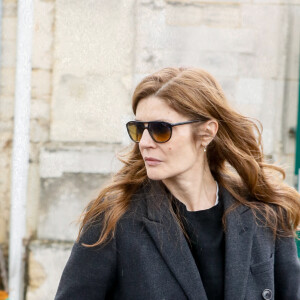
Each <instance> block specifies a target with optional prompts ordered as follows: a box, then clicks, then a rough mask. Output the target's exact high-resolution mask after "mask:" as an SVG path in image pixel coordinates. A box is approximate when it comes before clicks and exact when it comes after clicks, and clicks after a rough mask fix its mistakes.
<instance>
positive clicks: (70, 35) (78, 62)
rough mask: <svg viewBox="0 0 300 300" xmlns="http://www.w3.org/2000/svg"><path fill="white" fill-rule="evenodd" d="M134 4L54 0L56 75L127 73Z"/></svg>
mask: <svg viewBox="0 0 300 300" xmlns="http://www.w3.org/2000/svg"><path fill="white" fill-rule="evenodd" d="M134 6H135V1H133V0H121V1H117V0H113V1H97V0H88V1H84V2H82V1H80V0H75V1H74V0H68V1H61V0H60V1H56V4H55V7H56V13H55V26H56V31H55V40H56V43H55V53H56V54H55V77H56V78H58V80H60V78H61V76H62V75H63V74H72V75H74V76H83V75H84V74H87V73H89V74H102V75H103V76H111V75H112V74H113V73H115V74H120V75H124V73H125V74H127V73H128V72H129V71H130V70H131V61H132V57H131V56H132V51H133V45H134V41H133V39H134V35H133V33H134V26H135V25H134V18H133V15H134ZM112 37H113V38H112Z"/></svg>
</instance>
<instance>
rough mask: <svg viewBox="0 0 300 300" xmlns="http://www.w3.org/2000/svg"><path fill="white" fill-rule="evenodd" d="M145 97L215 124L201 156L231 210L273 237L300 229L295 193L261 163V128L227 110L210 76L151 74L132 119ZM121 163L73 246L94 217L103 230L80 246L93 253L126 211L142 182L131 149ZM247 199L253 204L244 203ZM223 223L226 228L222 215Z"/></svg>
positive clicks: (276, 170) (177, 71)
mask: <svg viewBox="0 0 300 300" xmlns="http://www.w3.org/2000/svg"><path fill="white" fill-rule="evenodd" d="M149 96H156V97H159V98H161V99H164V100H165V101H167V103H168V104H169V105H170V106H171V107H172V108H173V109H175V110H176V111H177V112H179V113H181V114H183V115H185V116H187V117H190V118H191V119H199V118H201V119H207V120H209V119H212V118H214V119H215V120H217V122H218V124H219V129H218V132H217V134H216V136H215V138H214V139H213V140H212V141H211V143H210V144H209V145H208V147H207V151H206V156H207V160H208V165H209V167H210V171H211V173H212V175H213V176H214V178H215V180H216V181H217V182H218V183H219V184H220V185H222V186H224V187H225V188H226V189H227V190H228V191H229V192H230V193H231V194H232V195H233V196H234V197H235V198H236V199H237V204H236V206H237V205H239V204H244V205H246V206H248V207H250V208H252V209H253V212H254V214H255V215H256V216H257V218H259V217H258V216H261V217H262V219H263V220H264V222H265V225H266V226H268V227H270V228H271V229H272V231H273V233H274V236H276V235H283V236H292V235H293V233H295V231H296V229H297V227H298V225H299V223H300V201H299V199H300V195H299V193H298V192H297V191H296V190H295V189H294V188H292V187H290V186H288V185H287V184H285V183H284V182H283V180H284V178H285V171H284V170H283V169H282V168H281V167H279V166H277V165H275V164H271V163H267V162H266V160H265V158H264V155H263V146H262V141H261V133H262V126H261V123H260V122H259V121H258V120H255V119H251V118H249V117H245V116H243V115H241V114H240V113H238V112H236V111H235V110H234V109H232V108H231V107H230V105H229V104H228V102H227V100H226V97H225V94H224V92H223V90H222V88H221V86H220V85H219V84H218V82H217V81H216V80H215V78H214V77H213V76H212V75H210V74H209V73H208V72H206V71H204V70H202V69H198V68H183V67H179V68H164V69H162V70H160V71H158V72H155V73H153V74H151V75H149V76H147V77H145V78H144V79H143V80H142V81H141V82H140V83H139V84H138V85H137V87H136V89H135V91H134V93H133V97H132V108H133V112H134V113H136V109H137V105H138V103H139V101H140V100H141V99H143V98H146V97H149ZM255 121H256V122H255ZM256 123H257V124H256ZM121 161H122V162H123V164H124V165H123V167H122V168H121V169H120V170H119V172H117V173H116V174H115V175H114V176H113V178H112V180H111V182H110V183H109V184H108V185H107V186H106V187H104V188H103V189H102V190H101V191H100V194H99V195H98V197H97V198H96V199H94V200H92V201H91V202H90V203H89V204H88V205H87V207H86V208H85V210H84V212H83V213H82V215H81V217H80V219H81V226H80V229H79V234H78V237H77V242H78V241H79V238H80V233H81V231H82V230H83V228H84V227H85V226H86V225H88V224H91V223H93V222H96V220H97V219H98V217H101V222H102V224H103V226H102V231H101V232H100V233H99V239H98V241H97V242H96V243H94V244H93V245H87V244H83V245H84V246H87V247H93V246H96V245H99V244H102V243H104V242H106V241H108V240H109V239H110V238H112V237H113V236H114V234H115V229H116V225H117V222H118V221H119V220H120V218H121V217H122V215H124V213H125V212H126V211H127V209H128V206H129V204H130V199H131V197H132V195H133V194H134V193H135V192H136V191H137V189H138V188H139V187H140V186H141V185H142V184H143V183H144V182H145V181H146V180H147V174H146V168H145V165H144V161H143V158H142V156H141V154H140V151H139V148H138V145H137V144H134V145H133V146H132V149H131V151H129V153H128V155H127V156H125V157H123V158H121ZM249 195H250V196H251V198H252V199H255V201H249ZM231 209H234V207H233V208H231ZM172 213H173V212H172ZM227 213H228V212H227ZM178 221H179V224H180V225H181V222H180V219H178ZM223 222H224V225H226V224H225V215H224V217H223ZM181 226H182V225H181Z"/></svg>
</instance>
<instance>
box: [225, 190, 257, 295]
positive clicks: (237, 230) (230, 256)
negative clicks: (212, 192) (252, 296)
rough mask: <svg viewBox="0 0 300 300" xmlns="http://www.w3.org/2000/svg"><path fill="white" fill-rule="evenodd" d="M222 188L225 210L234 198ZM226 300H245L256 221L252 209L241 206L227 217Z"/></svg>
mask: <svg viewBox="0 0 300 300" xmlns="http://www.w3.org/2000/svg"><path fill="white" fill-rule="evenodd" d="M221 188H222V198H223V200H224V208H225V210H226V209H227V208H228V207H230V206H231V205H232V204H233V203H234V201H235V200H234V198H233V196H232V195H231V194H230V193H229V192H228V191H227V190H226V189H225V188H224V187H221ZM226 222H227V230H226V232H225V274H224V275H225V277H224V278H225V283H224V286H225V291H224V292H225V294H224V295H225V296H224V299H225V300H240V299H244V298H245V293H246V286H247V279H248V272H249V265H250V259H251V249H252V240H253V232H254V219H253V214H252V211H251V209H249V208H248V207H246V206H243V205H240V206H239V207H237V208H236V209H235V210H234V211H232V212H230V213H229V214H228V215H227V217H226Z"/></svg>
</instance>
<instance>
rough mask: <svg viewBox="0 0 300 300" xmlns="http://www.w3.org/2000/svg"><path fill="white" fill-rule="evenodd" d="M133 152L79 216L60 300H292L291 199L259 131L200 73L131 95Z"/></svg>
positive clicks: (298, 281)
mask: <svg viewBox="0 0 300 300" xmlns="http://www.w3.org/2000/svg"><path fill="white" fill-rule="evenodd" d="M132 105H133V112H134V114H135V116H136V120H134V121H131V122H129V123H127V130H128V133H129V136H130V138H131V139H132V140H133V141H134V142H135V144H134V146H133V148H132V151H131V152H130V153H129V155H128V157H127V158H125V159H123V160H122V161H123V163H124V166H123V168H122V169H121V170H120V171H119V172H118V173H117V174H116V175H115V176H114V178H113V180H112V182H111V183H110V184H109V185H108V186H106V187H105V188H104V189H103V190H102V191H101V192H100V194H99V196H98V198H97V199H95V200H93V201H91V202H90V204H89V205H88V206H87V207H86V209H85V212H84V214H83V215H82V217H83V218H82V223H81V227H80V230H79V234H78V238H77V241H76V242H75V243H74V245H73V248H72V252H71V256H70V258H69V260H68V262H67V264H66V266H65V269H64V271H63V274H62V278H61V280H60V284H59V287H58V291H57V294H56V298H55V299H56V300H66V299H78V300H79V299H88V300H93V299H95V300H96V299H97V300H100V299H122V300H127V299H128V300H129V299H130V300H134V299H143V300H146V299H149V300H150V299H151V300H156V299H160V300H162V299H166V300H167V299H170V300H171V299H172V300H174V299H176V300H181V299H201V300H211V299H226V300H241V299H247V300H256V299H257V300H258V299H286V300H290V299H293V300H299V299H300V265H299V260H298V258H297V254H296V245H295V241H294V233H295V231H296V228H297V226H298V225H299V221H300V202H299V194H298V193H297V192H296V190H295V189H293V188H291V187H289V186H287V185H286V184H284V183H283V182H282V179H281V178H280V176H278V174H277V173H281V174H282V175H283V177H284V176H285V174H284V171H283V170H282V169H281V168H280V167H278V166H275V165H271V164H268V163H266V162H265V161H264V158H263V149H262V144H261V132H260V130H259V129H258V127H257V125H256V124H255V123H254V122H253V121H251V120H250V119H249V118H246V117H244V116H242V115H240V114H238V113H237V112H236V111H234V110H233V109H232V108H230V106H229V105H228V103H227V101H226V98H225V95H224V93H223V91H222V89H221V87H220V85H219V84H218V83H217V82H216V80H215V79H214V78H213V77H212V76H211V75H210V74H208V73H207V72H205V71H204V70H201V69H196V68H164V69H162V70H160V71H158V72H156V73H154V74H152V75H149V76H147V77H146V78H144V79H143V80H142V81H141V82H140V83H139V84H138V86H137V87H136V89H135V91H134V94H133V103H132Z"/></svg>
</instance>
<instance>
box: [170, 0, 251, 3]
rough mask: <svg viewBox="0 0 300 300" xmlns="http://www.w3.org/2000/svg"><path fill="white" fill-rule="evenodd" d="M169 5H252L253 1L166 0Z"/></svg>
mask: <svg viewBox="0 0 300 300" xmlns="http://www.w3.org/2000/svg"><path fill="white" fill-rule="evenodd" d="M166 2H168V3H174V4H177V3H183V4H202V3H203V4H207V3H219V4H242V3H250V2H251V0H166Z"/></svg>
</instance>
